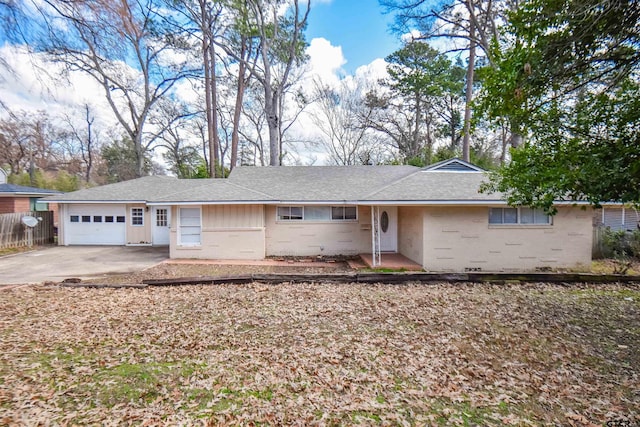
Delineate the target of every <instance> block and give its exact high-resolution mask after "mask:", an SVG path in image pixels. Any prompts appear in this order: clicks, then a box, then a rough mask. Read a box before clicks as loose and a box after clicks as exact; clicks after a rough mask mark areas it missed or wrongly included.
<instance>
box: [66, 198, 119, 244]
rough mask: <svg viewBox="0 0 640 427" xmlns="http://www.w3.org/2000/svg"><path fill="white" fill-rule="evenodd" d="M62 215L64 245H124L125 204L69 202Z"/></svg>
mask: <svg viewBox="0 0 640 427" xmlns="http://www.w3.org/2000/svg"><path fill="white" fill-rule="evenodd" d="M65 211H66V212H65V215H64V234H65V238H64V242H65V244H66V245H124V244H125V242H126V226H127V220H126V206H125V205H114V204H108V205H107V204H104V205H103V204H91V205H88V204H87V205H82V204H70V205H67V208H66V209H65Z"/></svg>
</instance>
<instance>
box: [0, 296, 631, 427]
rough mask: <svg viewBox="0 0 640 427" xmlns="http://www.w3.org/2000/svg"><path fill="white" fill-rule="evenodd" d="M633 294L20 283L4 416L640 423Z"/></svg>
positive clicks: (8, 336)
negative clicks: (90, 286) (92, 286)
mask: <svg viewBox="0 0 640 427" xmlns="http://www.w3.org/2000/svg"><path fill="white" fill-rule="evenodd" d="M639 344H640V288H639V287H637V286H635V285H627V286H624V287H622V286H618V285H609V286H597V287H596V286H586V285H585V286H572V287H562V286H551V285H544V284H535V285H515V284H514V285H502V286H497V285H479V284H475V285H449V284H440V285H419V284H415V285H402V286H399V285H382V284H381V285H358V284H303V285H292V284H282V285H275V286H266V285H262V284H251V285H222V286H185V287H175V288H147V289H80V288H78V289H70V288H60V287H56V286H39V287H22V288H13V289H10V290H5V291H2V292H1V293H0V424H2V425H49V424H53V425H74V424H76V425H87V424H93V425H96V424H105V425H129V424H133V425H202V424H209V425H314V424H315V425H352V424H361V425H496V426H497V425H604V424H605V423H606V422H607V421H611V420H616V421H620V422H622V421H624V422H627V421H628V422H629V423H630V424H629V425H638V424H637V423H638V420H640V409H639V408H640V352H639V351H638V349H639Z"/></svg>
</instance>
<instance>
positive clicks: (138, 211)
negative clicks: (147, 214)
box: [131, 208, 144, 226]
mask: <svg viewBox="0 0 640 427" xmlns="http://www.w3.org/2000/svg"><path fill="white" fill-rule="evenodd" d="M131 225H135V226H141V225H144V209H142V208H131Z"/></svg>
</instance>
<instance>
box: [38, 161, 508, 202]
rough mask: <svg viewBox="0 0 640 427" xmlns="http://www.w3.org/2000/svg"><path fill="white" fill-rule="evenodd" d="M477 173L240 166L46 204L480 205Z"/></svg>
mask: <svg viewBox="0 0 640 427" xmlns="http://www.w3.org/2000/svg"><path fill="white" fill-rule="evenodd" d="M485 179H486V175H485V173H484V172H483V171H482V169H480V168H478V167H476V166H474V165H471V164H469V163H466V162H463V161H462V160H460V159H451V160H447V161H445V162H440V163H438V164H436V165H431V166H429V167H427V168H423V169H420V168H417V167H414V166H280V167H253V166H243V167H237V168H235V169H234V170H233V172H232V173H231V175H230V177H229V178H228V179H176V178H172V177H162V176H150V177H144V178H139V179H135V180H131V181H125V182H120V183H117V184H110V185H104V186H101V187H95V188H89V189H86V190H80V191H76V192H73V193H67V194H64V195H61V196H57V197H49V198H48V200H49V201H56V202H62V203H83V202H84V203H127V202H128V203H131V202H146V203H150V204H201V203H204V204H207V203H224V204H228V203H299V204H305V203H361V204H375V203H378V202H379V203H393V202H396V203H405V204H413V203H415V204H422V203H456V202H458V203H460V202H470V203H486V202H496V203H503V202H502V201H501V195H499V194H481V193H479V192H478V190H479V187H480V184H481V183H482V181H483V180H485Z"/></svg>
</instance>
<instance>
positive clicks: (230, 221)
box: [170, 205, 265, 259]
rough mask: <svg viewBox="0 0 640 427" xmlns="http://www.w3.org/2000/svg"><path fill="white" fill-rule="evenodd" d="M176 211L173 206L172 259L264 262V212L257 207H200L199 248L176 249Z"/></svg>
mask: <svg viewBox="0 0 640 427" xmlns="http://www.w3.org/2000/svg"><path fill="white" fill-rule="evenodd" d="M178 215H179V213H178V208H177V207H175V206H174V207H172V224H171V245H170V257H171V258H197V259H263V258H264V256H265V238H264V235H265V232H264V209H263V207H262V206H260V205H225V206H217V205H212V206H202V210H201V215H202V234H201V245H200V246H178V245H177V240H178V239H177V236H178V234H177V233H178V228H177V227H178V223H179V219H178Z"/></svg>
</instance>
